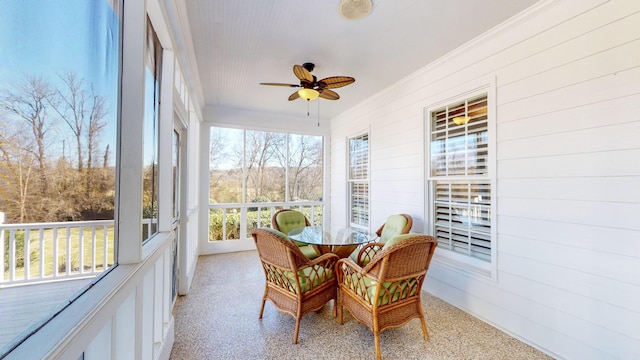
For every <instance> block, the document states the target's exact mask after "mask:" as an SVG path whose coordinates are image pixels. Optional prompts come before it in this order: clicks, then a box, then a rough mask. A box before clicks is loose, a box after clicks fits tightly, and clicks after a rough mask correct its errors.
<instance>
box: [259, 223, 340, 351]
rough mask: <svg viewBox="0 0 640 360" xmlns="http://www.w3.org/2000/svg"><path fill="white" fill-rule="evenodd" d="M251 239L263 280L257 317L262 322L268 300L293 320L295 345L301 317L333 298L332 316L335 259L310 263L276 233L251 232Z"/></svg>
mask: <svg viewBox="0 0 640 360" xmlns="http://www.w3.org/2000/svg"><path fill="white" fill-rule="evenodd" d="M251 236H253V240H254V242H255V243H256V247H257V248H258V254H259V255H260V261H261V262H262V267H263V269H264V275H265V278H266V285H265V289H264V295H263V297H262V305H261V306H260V316H259V318H260V319H262V313H263V311H264V304H265V302H266V301H267V299H268V300H271V301H272V302H273V304H274V305H275V307H276V309H278V310H279V311H282V312H284V313H287V314H290V315H291V316H293V317H294V318H295V319H296V328H295V331H294V334H293V343H294V344H297V343H298V330H299V329H300V319H302V317H303V316H304V315H305V314H307V313H309V312H311V311H317V310H320V309H321V308H322V307H323V306H324V305H325V304H326V303H327V302H328V301H329V300H332V299H333V301H334V306H333V315H334V316H336V302H335V300H336V295H337V294H336V292H337V290H336V277H335V276H334V271H333V269H334V266H335V264H336V262H337V260H338V259H339V257H338V256H337V255H334V254H325V255H322V256H320V257H318V258H316V259H314V260H310V259H309V258H307V257H306V256H304V254H302V252H301V251H300V249H299V248H298V247H297V246H296V245H295V244H294V243H293V242H292V241H291V240H289V238H288V237H287V236H286V235H284V234H283V233H281V232H279V231H277V230H272V229H254V230H253V231H251Z"/></svg>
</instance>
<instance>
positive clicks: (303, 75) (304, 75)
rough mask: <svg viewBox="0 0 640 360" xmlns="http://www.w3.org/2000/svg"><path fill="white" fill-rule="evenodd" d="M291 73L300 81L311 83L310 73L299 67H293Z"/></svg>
mask: <svg viewBox="0 0 640 360" xmlns="http://www.w3.org/2000/svg"><path fill="white" fill-rule="evenodd" d="M293 73H294V74H295V75H296V77H297V78H298V79H300V80H301V81H302V80H306V81H308V82H313V76H312V75H311V73H310V72H309V71H307V69H305V68H303V67H302V66H300V65H293Z"/></svg>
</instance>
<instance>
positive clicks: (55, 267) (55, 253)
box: [51, 226, 60, 278]
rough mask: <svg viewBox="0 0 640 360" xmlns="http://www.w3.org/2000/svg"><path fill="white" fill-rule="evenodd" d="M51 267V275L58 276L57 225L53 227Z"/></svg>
mask: <svg viewBox="0 0 640 360" xmlns="http://www.w3.org/2000/svg"><path fill="white" fill-rule="evenodd" d="M52 260H53V269H51V273H52V276H53V277H54V278H57V277H58V270H59V266H60V264H58V227H57V226H56V227H54V228H53V259H52Z"/></svg>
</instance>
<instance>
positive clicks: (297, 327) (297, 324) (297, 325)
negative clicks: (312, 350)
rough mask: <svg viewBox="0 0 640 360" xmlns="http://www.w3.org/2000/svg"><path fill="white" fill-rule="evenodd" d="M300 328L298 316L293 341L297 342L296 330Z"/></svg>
mask: <svg viewBox="0 0 640 360" xmlns="http://www.w3.org/2000/svg"><path fill="white" fill-rule="evenodd" d="M299 330H300V318H296V329H295V330H294V332H293V343H294V344H297V343H298V331H299Z"/></svg>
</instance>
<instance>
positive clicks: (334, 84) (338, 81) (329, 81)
mask: <svg viewBox="0 0 640 360" xmlns="http://www.w3.org/2000/svg"><path fill="white" fill-rule="evenodd" d="M354 81H356V79H354V78H352V77H350V76H332V77H328V78H324V79H322V80H320V81H318V84H326V85H327V86H325V88H326V89H335V88H339V87H343V86H347V85H349V84H353V82H354ZM320 86H322V85H320Z"/></svg>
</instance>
